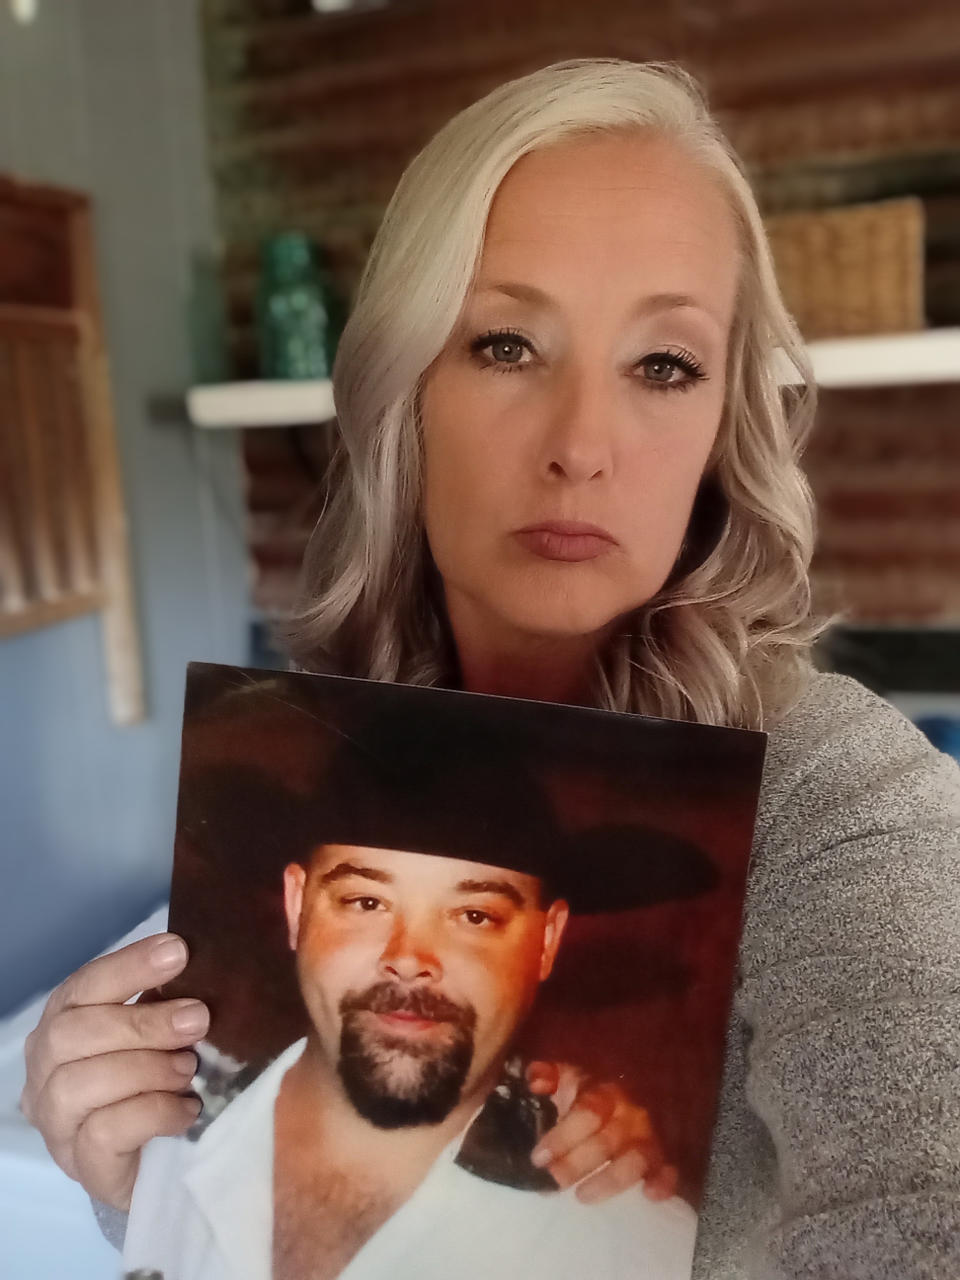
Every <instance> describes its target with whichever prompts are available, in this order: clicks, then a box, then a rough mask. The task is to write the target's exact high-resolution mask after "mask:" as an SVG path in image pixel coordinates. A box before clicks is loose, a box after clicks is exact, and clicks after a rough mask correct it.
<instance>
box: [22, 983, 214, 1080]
mask: <svg viewBox="0 0 960 1280" xmlns="http://www.w3.org/2000/svg"><path fill="white" fill-rule="evenodd" d="M209 1020H210V1019H209V1015H208V1013H207V1009H206V1006H205V1005H203V1004H201V1003H200V1001H198V1000H164V1001H162V1002H159V1003H157V1004H129V1005H128V1004H102V1005H85V1006H71V1007H68V1008H65V1009H63V1010H61V1011H60V1012H58V1013H54V1014H52V1015H50V1017H49V1018H48V1019H47V1022H46V1024H45V1025H44V1026H43V1032H42V1034H41V1035H38V1036H37V1038H36V1041H35V1043H33V1044H32V1045H31V1046H30V1050H29V1051H28V1063H29V1071H30V1076H31V1086H32V1093H33V1095H37V1094H39V1093H40V1092H41V1091H42V1090H43V1089H44V1088H45V1086H46V1083H47V1081H48V1080H49V1078H50V1075H51V1073H52V1072H53V1071H55V1070H56V1069H57V1068H58V1067H60V1066H61V1065H62V1064H64V1063H67V1062H77V1061H80V1060H82V1059H86V1058H95V1057H98V1056H99V1055H100V1054H105V1053H119V1052H123V1051H124V1050H128V1049H180V1048H183V1047H184V1046H186V1045H188V1044H193V1043H195V1042H196V1041H197V1040H200V1039H202V1037H203V1035H204V1034H205V1032H206V1030H207V1026H208V1024H209Z"/></svg>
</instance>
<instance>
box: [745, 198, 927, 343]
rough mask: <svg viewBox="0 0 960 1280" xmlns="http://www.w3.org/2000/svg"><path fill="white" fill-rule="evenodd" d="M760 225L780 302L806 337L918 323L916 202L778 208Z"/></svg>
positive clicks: (895, 329)
mask: <svg viewBox="0 0 960 1280" xmlns="http://www.w3.org/2000/svg"><path fill="white" fill-rule="evenodd" d="M765 225H766V228H767V233H768V235H769V237H770V245H771V248H772V249H773V256H774V260H775V261H776V264H777V277H778V279H779V281H780V288H781V289H782V291H783V296H784V299H785V301H786V304H787V309H788V310H789V311H790V312H791V314H792V315H793V317H794V319H795V320H796V322H797V324H798V325H799V326H800V331H801V333H802V334H803V335H804V337H805V338H807V339H808V340H809V339H814V338H836V337H842V336H844V335H848V336H849V335H853V334H867V333H906V332H909V331H912V330H916V329H923V328H924V327H925V323H926V322H925V317H924V306H923V239H924V217H923V202H922V201H920V200H918V199H915V198H914V197H912V196H911V197H907V198H906V199H899V200H884V201H881V202H879V203H877V204H862V205H848V206H846V207H843V208H837V209H818V210H815V211H809V212H802V213H782V214H776V215H773V216H771V217H769V218H767V219H765Z"/></svg>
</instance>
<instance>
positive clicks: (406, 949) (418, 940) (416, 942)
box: [380, 918, 441, 982]
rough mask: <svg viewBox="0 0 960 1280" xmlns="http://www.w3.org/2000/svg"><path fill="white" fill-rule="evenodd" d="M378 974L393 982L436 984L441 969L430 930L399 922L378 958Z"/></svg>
mask: <svg viewBox="0 0 960 1280" xmlns="http://www.w3.org/2000/svg"><path fill="white" fill-rule="evenodd" d="M380 970H381V973H382V974H383V975H384V976H385V977H387V978H390V979H392V980H394V981H396V982H414V981H416V980H418V979H419V980H421V981H422V980H424V979H429V980H433V981H435V980H437V979H438V978H439V977H440V974H441V965H440V960H439V958H438V956H437V954H436V949H435V947H434V946H433V937H432V931H431V930H430V928H429V927H428V926H427V925H426V924H425V923H421V924H419V925H416V924H414V923H413V922H410V921H407V920H404V919H402V918H398V919H397V920H396V922H395V924H394V927H393V930H392V931H391V933H390V937H389V938H388V940H387V944H386V946H385V947H384V949H383V952H382V954H381V956H380Z"/></svg>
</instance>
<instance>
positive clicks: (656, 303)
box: [477, 280, 717, 320]
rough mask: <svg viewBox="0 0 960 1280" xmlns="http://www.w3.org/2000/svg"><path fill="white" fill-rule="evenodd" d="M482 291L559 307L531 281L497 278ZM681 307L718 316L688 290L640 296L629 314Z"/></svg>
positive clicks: (548, 308) (547, 307)
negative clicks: (497, 279) (529, 282)
mask: <svg viewBox="0 0 960 1280" xmlns="http://www.w3.org/2000/svg"><path fill="white" fill-rule="evenodd" d="M485 293H502V294H505V295H506V297H508V298H515V299H516V300H517V301H518V302H526V303H529V305H530V306H533V307H539V308H540V309H541V310H543V311H556V310H558V309H559V306H560V304H559V302H558V301H557V299H556V298H554V297H551V295H550V294H549V293H545V292H544V291H543V290H542V289H538V288H537V286H536V285H533V284H523V283H522V282H521V281H518V280H500V281H497V282H496V283H495V284H486V285H482V286H481V287H480V288H478V289H477V294H478V296H479V295H480V294H485ZM682 307H692V308H694V309H695V310H697V311H701V312H703V314H704V315H707V316H709V317H710V318H711V319H712V320H716V319H717V317H716V316H715V315H714V313H713V312H712V311H711V310H710V308H709V307H706V306H704V304H703V303H702V302H700V301H699V299H697V298H695V297H694V296H693V294H690V293H650V294H647V295H646V297H643V298H639V299H638V300H637V303H636V305H635V306H634V307H633V308H632V309H631V313H630V314H631V316H644V315H650V314H652V313H654V312H656V311H679V310H680V309H681V308H682Z"/></svg>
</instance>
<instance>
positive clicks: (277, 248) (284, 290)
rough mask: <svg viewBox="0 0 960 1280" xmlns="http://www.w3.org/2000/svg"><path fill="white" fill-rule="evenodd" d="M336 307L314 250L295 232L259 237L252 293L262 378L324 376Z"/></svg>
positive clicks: (328, 368) (333, 340)
mask: <svg viewBox="0 0 960 1280" xmlns="http://www.w3.org/2000/svg"><path fill="white" fill-rule="evenodd" d="M339 312H340V308H339V305H338V299H337V297H336V294H335V292H334V290H333V287H332V285H331V283H330V279H329V276H328V275H327V272H326V270H325V267H324V264H323V262H322V260H321V257H320V254H319V251H318V250H317V249H316V248H315V246H314V245H313V243H312V242H311V240H310V238H309V237H308V236H307V235H305V234H304V233H303V232H301V231H283V232H280V233H279V234H277V235H273V236H270V237H269V238H268V239H267V240H265V241H264V243H263V246H262V248H261V256H260V284H259V289H258V295H257V336H258V342H259V348H260V376H261V377H263V378H329V377H330V373H331V370H332V368H333V356H334V353H335V351H336V344H337V339H338V338H339V332H338V329H339V326H338V323H337V321H338V318H339Z"/></svg>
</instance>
